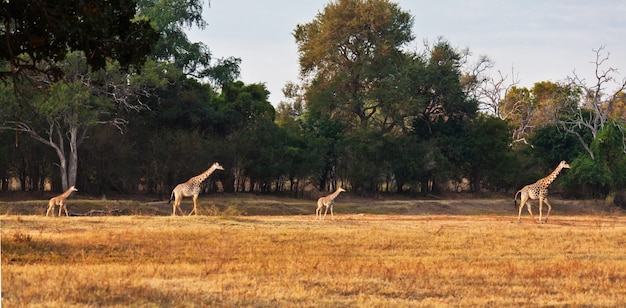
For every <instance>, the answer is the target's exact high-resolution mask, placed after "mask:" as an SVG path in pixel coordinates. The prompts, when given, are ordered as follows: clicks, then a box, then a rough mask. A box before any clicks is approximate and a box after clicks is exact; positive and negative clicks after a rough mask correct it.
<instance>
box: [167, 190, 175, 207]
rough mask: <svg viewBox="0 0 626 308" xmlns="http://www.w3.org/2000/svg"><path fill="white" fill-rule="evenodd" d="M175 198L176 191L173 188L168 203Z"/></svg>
mask: <svg viewBox="0 0 626 308" xmlns="http://www.w3.org/2000/svg"><path fill="white" fill-rule="evenodd" d="M172 200H174V191H173V190H172V194H170V199H169V200H167V204H170V203H171V202H172Z"/></svg>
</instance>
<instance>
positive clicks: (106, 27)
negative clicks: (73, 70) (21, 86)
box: [0, 0, 158, 78]
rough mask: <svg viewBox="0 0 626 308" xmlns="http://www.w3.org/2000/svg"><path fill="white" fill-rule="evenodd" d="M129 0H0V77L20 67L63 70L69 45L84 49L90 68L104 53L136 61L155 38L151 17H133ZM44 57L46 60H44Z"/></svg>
mask: <svg viewBox="0 0 626 308" xmlns="http://www.w3.org/2000/svg"><path fill="white" fill-rule="evenodd" d="M136 7H137V6H136V2H135V1H133V0H111V1H94V0H89V1H74V0H57V1H42V0H20V1H2V2H0V23H1V24H0V46H2V47H1V48H0V60H1V61H6V63H8V65H2V67H1V68H0V77H2V78H6V77H8V76H19V74H21V73H23V72H24V71H28V70H30V71H37V72H45V73H48V74H49V75H51V76H53V77H59V74H61V73H62V71H61V69H60V67H58V64H59V63H62V60H63V59H65V57H66V56H67V53H68V51H82V52H83V55H84V57H85V60H86V61H87V64H88V65H89V66H90V67H91V68H93V69H96V70H97V69H100V68H104V67H105V66H106V63H107V61H108V59H113V60H117V61H119V64H120V66H121V67H122V68H123V69H126V68H128V67H129V66H140V65H141V64H143V62H144V61H145V60H146V58H147V56H148V55H149V54H150V52H151V50H152V46H153V44H154V43H155V42H156V40H157V39H158V33H157V32H156V31H155V30H154V29H153V28H152V26H151V25H150V22H149V20H146V19H141V18H136V13H137V12H136ZM42 63H46V64H47V65H42Z"/></svg>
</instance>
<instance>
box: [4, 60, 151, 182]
mask: <svg viewBox="0 0 626 308" xmlns="http://www.w3.org/2000/svg"><path fill="white" fill-rule="evenodd" d="M59 67H60V68H61V69H62V76H63V78H62V79H61V80H60V81H58V82H55V83H48V82H47V79H46V78H41V76H39V77H37V76H36V75H33V76H31V78H30V83H28V84H22V85H21V86H20V87H22V89H24V90H25V89H28V91H22V92H21V95H11V96H9V97H4V98H3V101H4V103H5V104H6V106H9V107H10V108H7V109H5V112H6V111H9V112H10V111H13V112H12V114H11V115H10V116H11V120H7V121H5V123H4V125H3V126H0V129H15V130H18V131H21V132H26V133H28V134H29V135H30V136H31V137H33V138H34V139H35V140H37V141H39V142H41V143H43V144H45V145H47V146H50V147H51V148H52V149H53V150H54V151H55V153H56V154H57V157H58V159H59V174H60V178H61V185H62V188H63V190H66V189H67V188H68V187H70V186H73V185H75V184H76V175H77V168H78V149H79V147H80V145H81V144H82V142H83V141H84V139H85V137H86V136H87V132H88V129H89V128H91V127H93V126H95V125H98V124H112V125H114V126H117V127H118V128H120V129H121V128H122V127H123V125H125V123H126V121H125V120H124V119H123V118H121V117H120V116H119V114H120V110H121V109H138V108H142V106H141V103H140V102H138V100H137V99H138V97H139V94H140V93H139V92H140V91H139V90H140V89H137V88H134V81H135V79H136V76H129V75H128V74H126V73H123V72H121V71H119V70H116V69H114V68H113V65H110V67H109V69H108V70H107V71H106V72H105V71H102V70H101V71H96V72H94V71H91V69H90V68H89V65H88V64H87V63H86V61H85V59H84V57H83V56H82V53H79V52H76V53H73V54H71V55H69V56H68V57H67V58H66V60H65V61H64V64H63V66H59Z"/></svg>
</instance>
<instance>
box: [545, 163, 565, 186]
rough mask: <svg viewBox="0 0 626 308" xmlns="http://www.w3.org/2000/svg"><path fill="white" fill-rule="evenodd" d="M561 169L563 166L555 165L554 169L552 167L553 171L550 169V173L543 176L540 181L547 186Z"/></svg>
mask: <svg viewBox="0 0 626 308" xmlns="http://www.w3.org/2000/svg"><path fill="white" fill-rule="evenodd" d="M562 169H563V167H562V166H561V165H559V166H558V167H556V169H554V171H552V173H550V174H549V175H548V176H547V177H545V178H543V179H542V180H541V181H542V183H543V184H544V185H546V186H548V185H550V184H552V182H554V180H555V179H556V177H557V176H558V175H559V172H561V170H562Z"/></svg>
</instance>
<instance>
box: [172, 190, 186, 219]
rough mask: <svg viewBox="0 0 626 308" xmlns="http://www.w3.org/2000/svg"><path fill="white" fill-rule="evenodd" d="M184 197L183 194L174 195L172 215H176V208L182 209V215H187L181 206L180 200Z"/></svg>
mask: <svg viewBox="0 0 626 308" xmlns="http://www.w3.org/2000/svg"><path fill="white" fill-rule="evenodd" d="M182 199H183V196H182V195H180V196H179V195H175V197H174V205H172V216H176V209H178V210H179V211H180V214H181V215H183V216H184V215H185V212H183V210H182V209H181V208H180V202H181V200H182Z"/></svg>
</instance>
